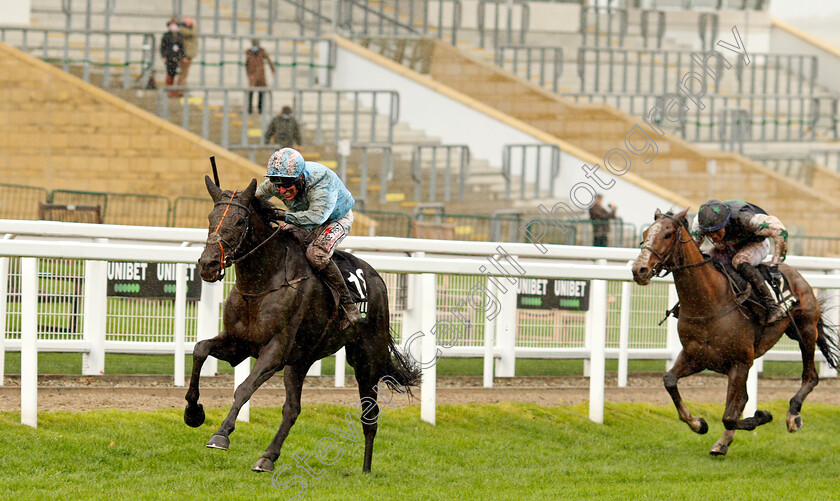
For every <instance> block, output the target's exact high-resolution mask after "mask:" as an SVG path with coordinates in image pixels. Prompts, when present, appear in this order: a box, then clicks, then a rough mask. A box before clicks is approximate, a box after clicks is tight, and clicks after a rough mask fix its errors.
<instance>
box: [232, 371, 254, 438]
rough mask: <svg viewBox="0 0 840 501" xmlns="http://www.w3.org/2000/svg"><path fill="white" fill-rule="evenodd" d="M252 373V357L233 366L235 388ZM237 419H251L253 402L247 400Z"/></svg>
mask: <svg viewBox="0 0 840 501" xmlns="http://www.w3.org/2000/svg"><path fill="white" fill-rule="evenodd" d="M249 374H251V357H248V358H246V359H245V360H243V361H242V362H240V363H239V365H237V366H236V367H234V368H233V383H234V384H233V389H234V391H236V388H239V385H240V384H242V383H244V382H245V379H246V378H247V377H248V375H249ZM236 420H237V421H242V422H243V423H247V422H248V421H250V420H251V402H245V405H243V406H242V409H240V410H239V415H238V416H236Z"/></svg>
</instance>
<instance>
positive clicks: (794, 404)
mask: <svg viewBox="0 0 840 501" xmlns="http://www.w3.org/2000/svg"><path fill="white" fill-rule="evenodd" d="M798 327H799V332H800V334H801V335H800V339H799V351H800V352H802V386H801V387H800V388H799V391H797V392H796V395H794V396H793V398H791V399H790V407H789V408H788V412H787V420H786V421H787V429H788V431H789V432H791V433H793V432H795V431H797V430H799V428H801V427H802V416H800V415H799V411H801V410H802V403H803V402H804V401H805V397H807V396H808V394H809V393H811V391H812V390H813V389H814V387H815V386H817V384H818V383H819V382H820V377H819V374H817V368H816V367H815V366H814V352H815V350H816V345H817V326H816V322H813V321H808V322H804V321H801V322H798Z"/></svg>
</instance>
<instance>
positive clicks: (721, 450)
mask: <svg viewBox="0 0 840 501" xmlns="http://www.w3.org/2000/svg"><path fill="white" fill-rule="evenodd" d="M727 451H729V446H728V445H723V444H719V443H716V444H715V445H714V446H712V450H710V451H709V454H711V455H712V456H725V455H726V453H727Z"/></svg>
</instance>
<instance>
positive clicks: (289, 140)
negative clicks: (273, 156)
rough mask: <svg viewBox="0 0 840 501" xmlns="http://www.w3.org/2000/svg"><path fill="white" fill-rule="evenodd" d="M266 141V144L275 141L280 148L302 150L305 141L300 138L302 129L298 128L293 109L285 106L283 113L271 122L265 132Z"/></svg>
mask: <svg viewBox="0 0 840 501" xmlns="http://www.w3.org/2000/svg"><path fill="white" fill-rule="evenodd" d="M264 139H265V144H269V143H271V142H272V140H273V141H274V142H276V143H277V144H279V145H280V148H294V149H296V150H298V151H300V150H301V148H302V147H303V141H301V138H300V127H298V123H297V120H295V117H294V116H293V115H292V108H291V107H289V106H283V110H282V111H281V113H280V114H279V115H277V116H276V117H274V118H273V119H272V120H271V123H270V124H268V128H267V129H266V131H265V137H264Z"/></svg>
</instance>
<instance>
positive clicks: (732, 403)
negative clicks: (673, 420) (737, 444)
mask: <svg viewBox="0 0 840 501" xmlns="http://www.w3.org/2000/svg"><path fill="white" fill-rule="evenodd" d="M749 372H750V366H749V365H747V364H737V365H736V366H734V367H733V368H732V369H731V370H730V371H729V383H728V386H727V389H726V409H725V410H724V412H723V427H724V428H726V431H724V432H723V436H721V437H720V440H718V441H717V442H715V445H714V446H712V450H710V451H709V454H712V455H714V456H722V455H724V454H726V452H727V451H728V450H729V445H730V444H731V443H732V440H733V439H734V438H735V430H754V429H755V427H756V426H761V425H763V424H765V423H769V422H770V421H772V420H773V416H772V415H771V414H770V413H769V412H767V411H762V410H757V411H755V415H754V416H752V417H748V418H745V419H741V413H742V412H744V407H745V406H746V405H747V400H748V398H749V397H748V396H747V376H748V375H749Z"/></svg>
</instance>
